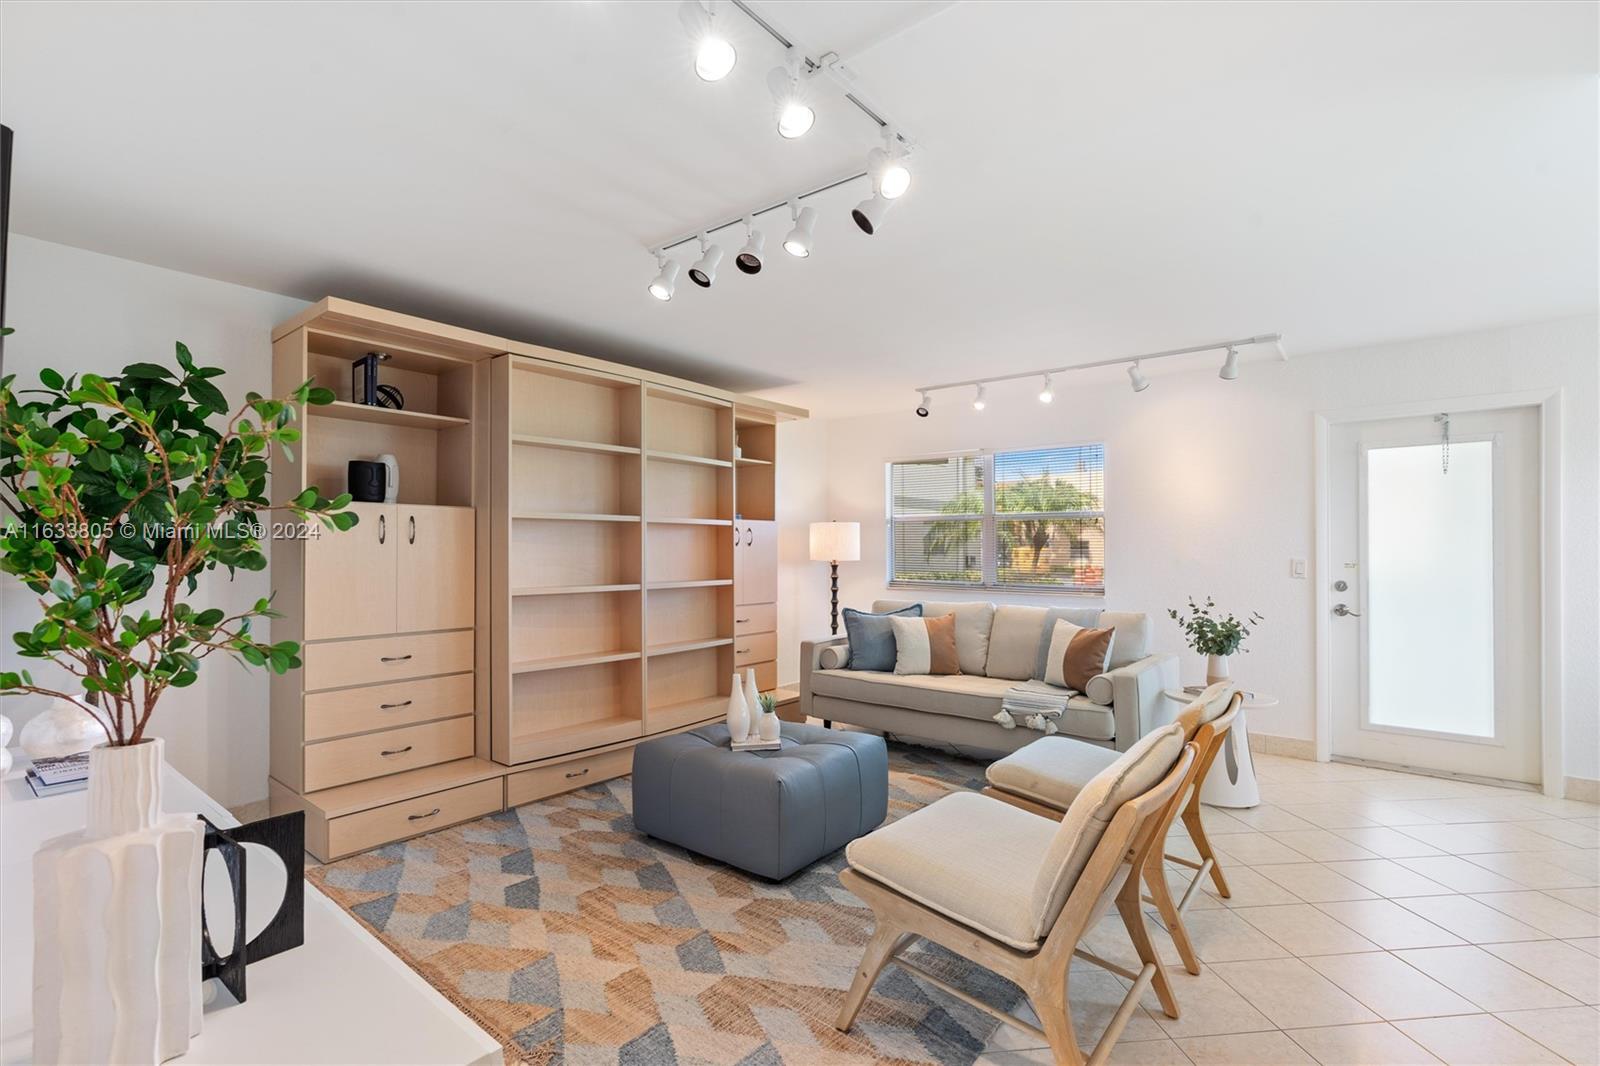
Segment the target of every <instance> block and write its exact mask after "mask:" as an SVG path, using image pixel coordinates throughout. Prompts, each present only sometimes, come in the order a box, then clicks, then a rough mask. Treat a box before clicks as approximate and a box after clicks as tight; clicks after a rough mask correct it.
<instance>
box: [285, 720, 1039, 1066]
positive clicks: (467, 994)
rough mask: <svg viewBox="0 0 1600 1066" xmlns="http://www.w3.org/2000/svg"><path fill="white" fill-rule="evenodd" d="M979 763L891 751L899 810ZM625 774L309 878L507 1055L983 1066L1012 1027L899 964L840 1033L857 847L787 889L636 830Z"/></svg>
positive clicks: (851, 962) (858, 920) (864, 933)
mask: <svg viewBox="0 0 1600 1066" xmlns="http://www.w3.org/2000/svg"><path fill="white" fill-rule="evenodd" d="M982 782H983V769H982V766H981V764H978V763H974V762H969V761H966V760H963V759H960V758H956V757H954V756H947V755H943V754H940V753H938V752H935V751H933V750H931V749H928V748H918V747H910V746H903V745H899V744H891V745H890V750H889V818H890V820H893V819H895V818H897V817H900V816H902V815H904V814H906V813H907V812H909V811H912V810H915V809H917V808H919V807H922V806H924V805H925V804H928V803H931V802H933V801H934V800H936V799H938V798H939V797H940V796H943V795H945V794H946V793H948V792H950V791H952V790H955V789H962V788H967V789H976V788H979V787H981V785H982ZM631 810H632V796H631V793H630V789H629V781H628V779H627V778H621V779H618V780H615V781H609V782H605V783H603V784H600V785H596V786H594V787H592V788H588V789H584V790H582V791H579V792H573V793H569V794H567V795H565V796H558V797H555V798H553V799H550V800H545V801H542V802H539V803H534V804H529V805H527V806H524V807H519V808H517V809H516V810H511V811H505V812H502V813H500V814H497V815H493V816H491V817H488V818H483V819H480V820H479V821H476V822H470V823H468V824H465V825H460V826H456V827H454V828H452V829H445V830H441V831H440V832H437V833H432V834H430V835H428V836H424V837H419V838H417V839H415V840H411V841H407V842H405V843H401V844H394V845H390V846H388V847H385V848H381V849H379V850H377V851H374V852H369V853H367V854H364V855H358V856H355V857H353V858H349V859H345V860H343V861H340V862H336V863H332V864H330V865H327V866H322V867H317V868H314V869H312V870H309V871H308V872H307V876H308V877H310V878H311V879H312V880H313V881H314V882H315V883H316V884H317V886H318V887H319V888H321V889H322V890H323V891H324V892H325V893H327V894H328V895H329V896H331V897H332V898H333V899H335V900H336V901H338V902H339V904H340V905H341V906H343V907H344V908H345V909H346V910H348V911H349V912H350V913H351V914H353V915H355V916H356V917H357V918H358V919H359V920H360V921H361V922H363V923H364V924H365V925H367V926H368V927H369V928H370V929H372V931H373V932H374V933H376V934H377V935H378V937H379V938H380V939H381V940H382V941H383V942H384V943H385V944H387V945H388V946H389V947H390V948H391V949H392V950H393V951H394V952H395V953H396V954H397V955H399V956H400V957H401V958H402V959H404V960H405V961H406V962H407V963H409V964H410V965H411V966H412V967H413V968H414V969H415V970H416V971H417V972H418V973H420V974H421V975H422V976H423V977H424V978H425V979H426V980H427V981H428V982H429V983H430V984H432V985H433V986H434V987H435V988H437V989H438V990H439V991H440V992H441V993H443V994H444V995H445V997H446V998H448V999H450V1000H451V1001H452V1002H454V1003H456V1004H457V1005H458V1006H460V1007H461V1008H462V1010H464V1011H465V1012H466V1013H468V1014H470V1015H471V1016H472V1017H474V1018H476V1019H477V1020H478V1022H479V1023H480V1024H481V1025H482V1026H483V1027H484V1028H485V1029H486V1030H488V1031H489V1032H490V1033H492V1034H493V1035H494V1036H496V1037H497V1038H498V1039H499V1040H500V1042H501V1043H502V1044H503V1045H504V1046H505V1049H506V1060H507V1061H508V1062H530V1063H540V1064H543V1063H562V1064H574V1066H576V1064H581V1066H588V1064H591V1063H594V1064H599V1063H618V1064H650V1066H654V1064H658V1063H659V1064H670V1063H684V1064H692V1063H707V1064H712V1063H715V1064H726V1063H740V1064H746V1063H748V1064H752V1066H754V1064H771V1063H782V1062H787V1063H840V1064H851V1063H868V1062H891V1063H907V1064H913V1063H915V1064H923V1063H940V1064H956V1063H960V1064H968V1063H972V1062H973V1061H974V1060H975V1059H977V1057H978V1056H979V1055H980V1054H981V1052H982V1049H983V1047H984V1046H985V1044H986V1043H987V1041H988V1039H989V1037H990V1035H991V1034H992V1033H993V1032H994V1029H995V1027H996V1024H997V1023H996V1022H995V1021H994V1020H993V1019H991V1018H989V1017H988V1016H986V1015H984V1014H983V1013H981V1012H979V1011H976V1010H972V1009H971V1008H969V1007H967V1006H965V1005H964V1004H961V1003H959V1002H958V1001H957V1000H955V999H953V998H951V997H949V996H945V995H943V994H942V993H937V992H930V991H929V990H928V989H926V988H925V987H922V986H919V985H918V984H916V983H915V982H913V980H912V979H911V978H909V977H907V976H906V974H905V973H904V972H903V971H901V970H899V969H898V968H896V967H890V968H889V969H888V970H887V971H885V973H884V976H883V977H881V978H880V979H879V981H878V984H877V986H876V987H875V988H874V990H873V995H872V996H871V997H870V998H869V999H868V1001H867V1006H866V1008H865V1009H864V1010H863V1011H862V1013H861V1017H860V1019H859V1021H858V1022H857V1024H856V1027H855V1029H854V1030H852V1031H851V1032H850V1033H848V1034H845V1033H840V1032H838V1031H837V1030H835V1029H834V1027H833V1021H834V1018H835V1017H836V1016H837V1013H838V1009H839V1006H840V1004H841V1002H842V1001H843V998H844V992H845V990H846V989H847V988H848V987H849V985H850V980H851V977H852V976H853V974H854V971H855V966H856V963H857V962H858V961H859V960H860V957H861V951H862V948H863V946H864V945H865V943H866V940H867V937H868V935H869V933H870V932H871V929H872V917H871V913H870V912H869V911H867V910H866V909H864V908H863V907H862V906H861V904H860V901H858V900H857V899H856V898H855V897H854V896H852V895H850V894H849V893H848V892H846V891H845V890H844V889H843V888H842V887H841V886H840V884H839V879H838V871H839V868H840V866H841V865H842V864H843V861H844V856H843V852H838V853H835V854H833V855H829V856H827V857H825V858H824V859H822V860H821V861H819V862H817V863H816V864H814V865H813V866H811V867H809V868H808V869H806V870H803V871H801V872H800V873H798V874H796V875H794V876H793V877H791V878H789V879H788V880H787V881H784V882H782V883H774V882H768V881H763V880H761V879H759V878H754V877H751V876H749V875H747V874H745V873H742V872H740V871H738V870H734V869H731V868H729V867H727V866H723V865H722V864H720V863H716V862H712V861H710V860H708V859H702V858H700V857H698V856H695V855H692V854H690V853H688V852H686V851H684V850H682V849H681V848H677V847H673V846H671V845H668V844H663V843H660V842H659V841H655V840H651V839H650V838H648V837H646V836H644V835H643V834H641V833H638V832H637V831H635V830H634V828H633V819H632V817H631V816H630V811H631ZM912 954H913V955H915V956H918V961H920V962H921V963H922V964H923V965H924V966H926V967H928V968H930V969H931V970H933V971H934V972H936V973H938V974H939V975H940V976H942V977H944V978H945V979H947V980H950V981H952V982H954V983H956V984H957V985H958V986H959V987H962V988H963V989H965V990H967V991H969V992H971V993H972V994H973V995H975V996H978V997H979V998H981V999H983V1000H984V1001H986V1002H988V1003H991V1004H994V1005H995V1006H999V1007H1002V1008H1006V1009H1010V1008H1012V1007H1014V1006H1015V1005H1016V1004H1017V1003H1018V1001H1020V999H1021V998H1022V994H1021V992H1020V991H1019V990H1018V989H1017V988H1016V987H1015V986H1013V985H1011V984H1010V983H1008V982H1006V981H1004V980H1002V979H1000V978H997V977H995V976H994V975H992V974H990V973H988V972H987V971H985V970H982V969H979V968H977V967H974V966H971V965H970V964H968V963H966V962H965V961H964V960H962V959H959V958H957V957H956V956H954V955H951V954H949V953H947V952H944V951H943V950H942V949H938V948H934V947H927V948H925V949H923V950H921V951H917V950H916V949H913V952H912Z"/></svg>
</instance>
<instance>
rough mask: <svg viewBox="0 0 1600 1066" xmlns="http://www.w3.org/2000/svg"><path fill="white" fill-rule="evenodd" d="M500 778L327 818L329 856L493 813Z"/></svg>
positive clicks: (499, 802) (499, 799) (500, 802)
mask: <svg viewBox="0 0 1600 1066" xmlns="http://www.w3.org/2000/svg"><path fill="white" fill-rule="evenodd" d="M502 781H503V779H502V778H498V777H491V778H489V779H488V780H487V781H476V782H474V783H472V784H470V785H462V786H460V787H459V788H451V789H446V790H445V791H443V792H435V793H432V794H431V795H427V796H418V797H417V798H416V799H412V800H404V801H402V802H400V803H390V804H387V805H386V806H383V807H374V808H373V809H372V810H370V811H362V812H361V813H360V814H347V815H345V816H344V817H343V818H332V819H329V821H328V858H330V859H335V858H338V857H339V856H341V855H349V854H350V853H352V852H356V851H365V850H366V849H367V848H372V847H377V846H378V845H379V844H387V843H389V842H390V841H393V840H402V839H404V838H406V837H410V836H416V835H417V834H418V833H431V832H432V831H433V830H435V829H443V828H444V827H445V826H447V825H455V824H456V823H457V822H465V821H468V820H469V819H472V818H479V817H482V816H483V815H485V814H493V813H494V812H495V811H498V810H500V809H502V807H503V806H504V799H505V792H504V788H505V786H504V785H503V784H502Z"/></svg>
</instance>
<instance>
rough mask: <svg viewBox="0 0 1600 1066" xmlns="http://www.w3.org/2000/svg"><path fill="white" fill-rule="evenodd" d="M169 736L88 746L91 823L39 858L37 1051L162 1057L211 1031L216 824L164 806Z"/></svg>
mask: <svg viewBox="0 0 1600 1066" xmlns="http://www.w3.org/2000/svg"><path fill="white" fill-rule="evenodd" d="M161 764H162V745H161V741H160V740H147V741H145V742H143V743H141V744H135V745H132V746H128V747H115V748H113V747H104V746H102V747H96V748H92V749H90V751H89V795H88V821H87V824H86V825H85V827H84V828H83V829H82V830H81V831H79V832H76V833H68V834H66V835H65V836H59V837H55V838H54V839H51V840H47V841H45V843H44V844H43V846H41V847H40V848H39V850H38V852H37V853H36V854H35V855H34V857H33V927H34V928H33V945H34V947H33V1059H34V1061H35V1062H40V1063H67V1062H119V1063H120V1062H127V1063H154V1062H165V1061H166V1060H167V1059H170V1058H174V1057H176V1056H178V1055H182V1054H183V1053H184V1052H185V1051H187V1050H188V1049H189V1040H190V1038H191V1037H194V1036H196V1035H198V1034H199V1032H200V1010H201V990H200V872H201V862H202V859H203V856H204V845H205V827H204V825H203V824H202V823H201V821H200V820H199V818H197V817H196V816H195V815H193V814H164V813H162V810H161Z"/></svg>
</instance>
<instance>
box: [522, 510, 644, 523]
mask: <svg viewBox="0 0 1600 1066" xmlns="http://www.w3.org/2000/svg"><path fill="white" fill-rule="evenodd" d="M511 517H512V518H515V519H517V520H518V521H525V522H637V521H639V516H638V515H636V514H580V513H577V512H572V511H518V512H517V513H516V514H513V515H512V516H511Z"/></svg>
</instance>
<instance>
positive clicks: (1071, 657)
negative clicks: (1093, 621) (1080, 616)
mask: <svg viewBox="0 0 1600 1066" xmlns="http://www.w3.org/2000/svg"><path fill="white" fill-rule="evenodd" d="M1115 636H1116V631H1115V630H1113V629H1084V628H1083V627H1082V626H1075V625H1073V624H1072V623H1071V622H1069V621H1067V620H1066V619H1064V618H1062V619H1058V620H1057V621H1056V627H1055V632H1054V633H1052V634H1051V636H1050V660H1049V662H1048V663H1047V664H1046V666H1045V675H1044V679H1045V681H1046V683H1048V684H1051V685H1056V686H1059V687H1061V688H1070V689H1075V690H1077V691H1078V692H1083V691H1085V690H1086V689H1088V687H1089V682H1090V681H1092V680H1094V678H1096V677H1098V676H1099V675H1100V674H1103V673H1105V672H1106V669H1107V666H1108V664H1109V663H1110V662H1111V647H1112V643H1113V638H1114V637H1115Z"/></svg>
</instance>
